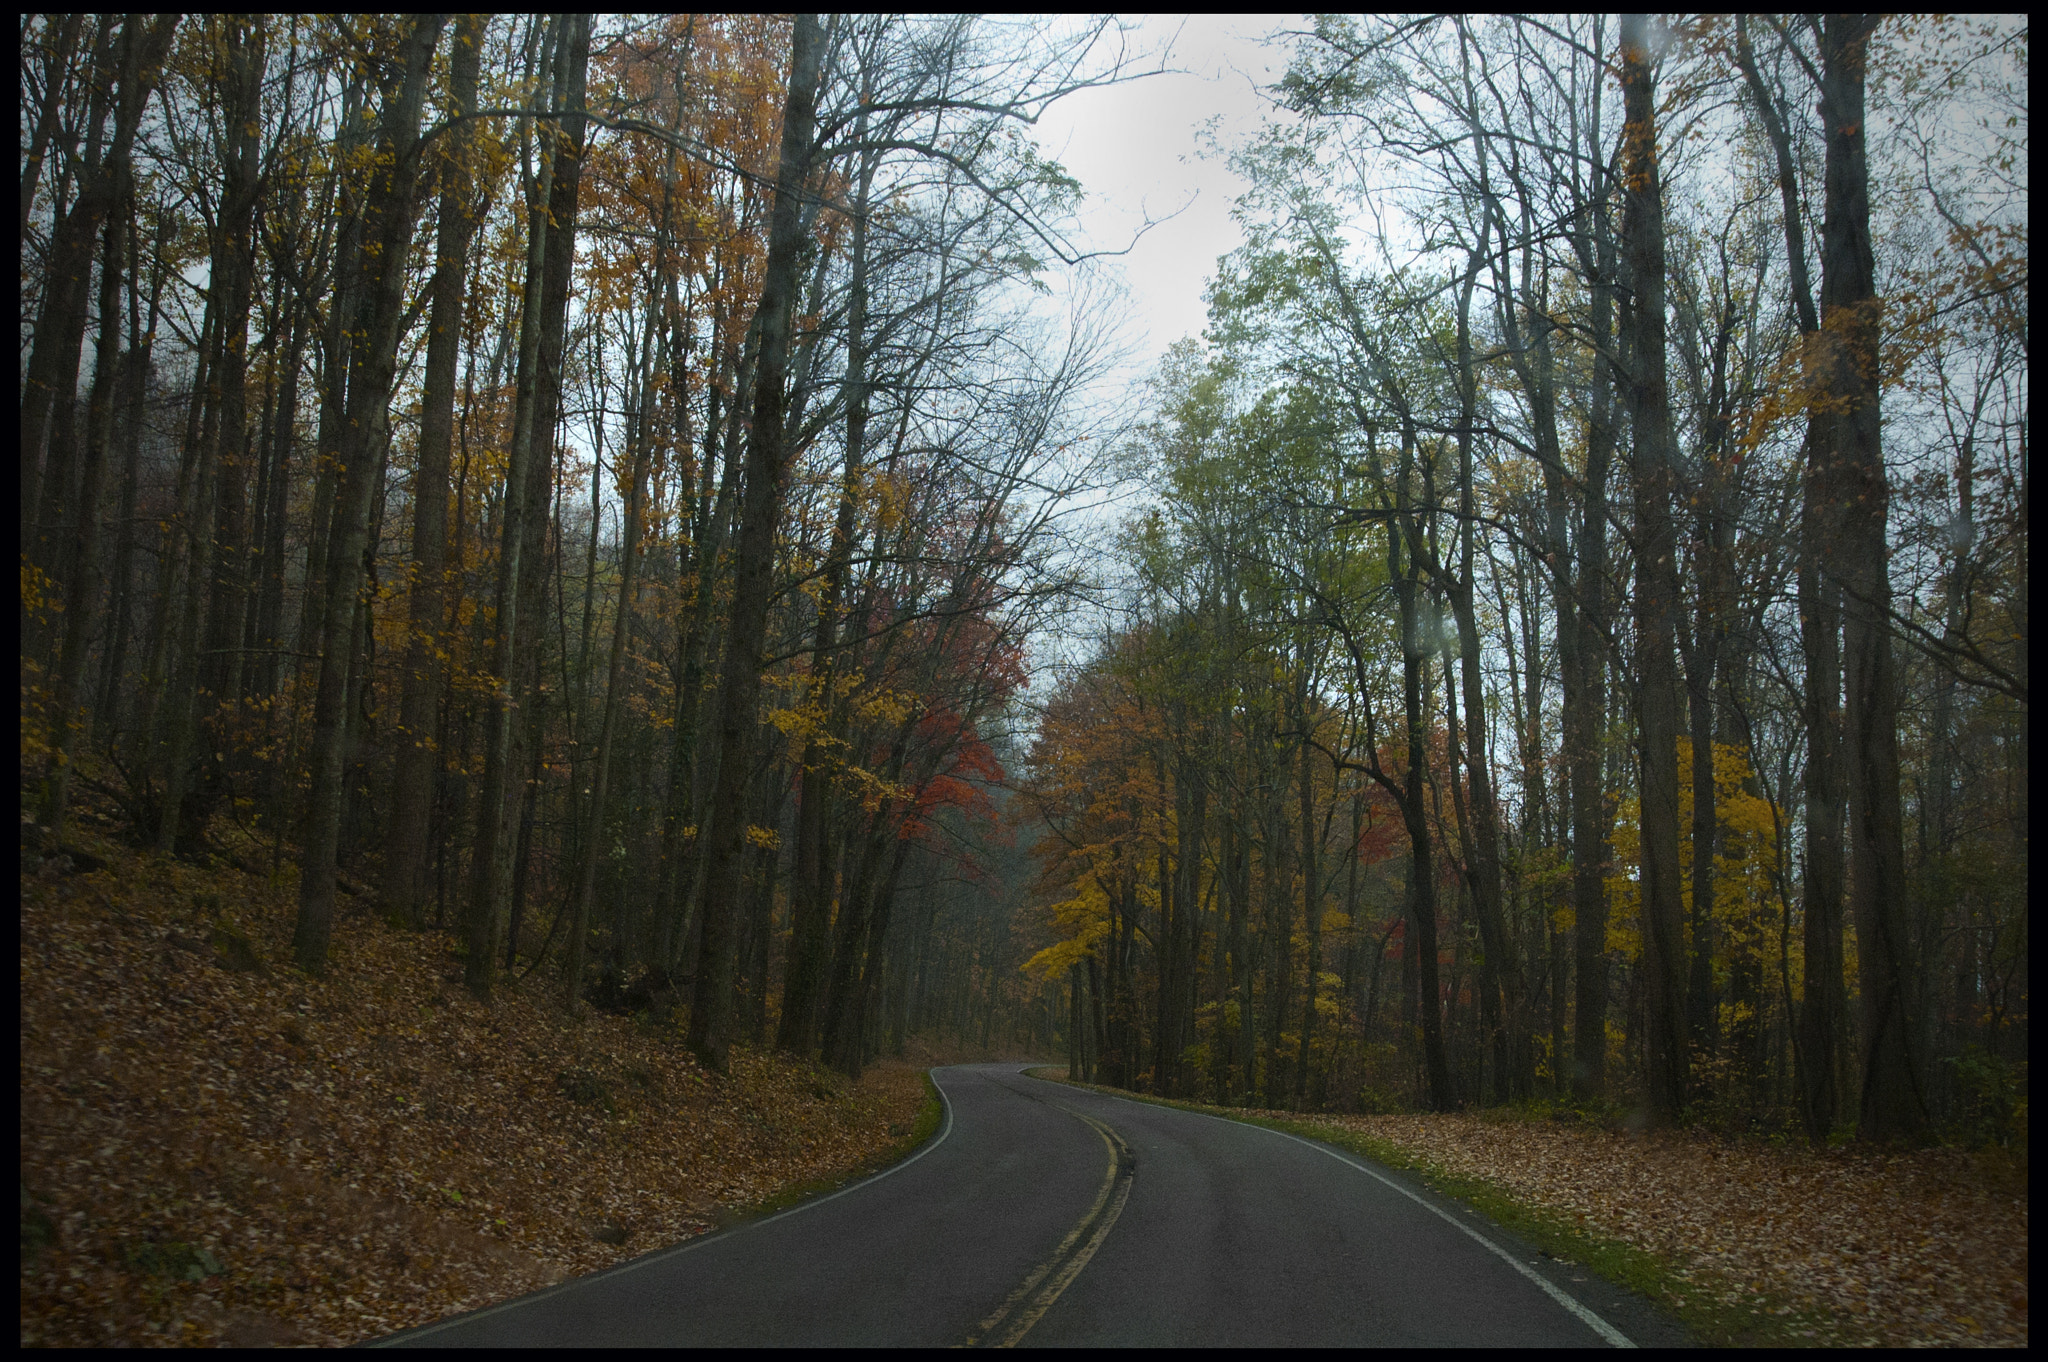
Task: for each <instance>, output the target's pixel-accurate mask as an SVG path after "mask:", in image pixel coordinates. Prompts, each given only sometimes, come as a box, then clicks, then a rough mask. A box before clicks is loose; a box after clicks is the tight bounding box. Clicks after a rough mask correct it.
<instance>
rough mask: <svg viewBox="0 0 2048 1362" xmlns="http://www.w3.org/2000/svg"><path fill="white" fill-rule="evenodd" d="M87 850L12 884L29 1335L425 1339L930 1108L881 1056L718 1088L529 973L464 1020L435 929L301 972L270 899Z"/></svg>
mask: <svg viewBox="0 0 2048 1362" xmlns="http://www.w3.org/2000/svg"><path fill="white" fill-rule="evenodd" d="M94 848H95V850H96V851H99V852H101V854H102V855H103V857H104V859H105V860H106V861H107V868H106V869H104V870H101V871H98V872H95V873H91V874H83V875H71V876H68V877H29V876H23V878H22V915H21V956H20V961H21V964H20V975H21V1050H20V1060H21V1180H22V1234H23V1252H22V1275H21V1341H22V1343H23V1344H69V1345H94V1344H108V1343H127V1344H147V1343H157V1344H209V1343H227V1344H244V1345H265V1344H281V1343H295V1342H296V1343H316V1344H335V1343H347V1342H353V1341H356V1340H359V1339H363V1338H369V1337H374V1336H377V1335H380V1334H384V1333H388V1332H390V1331H393V1330H396V1329H401V1328H406V1327H409V1326H413V1325H417V1324H423V1323H426V1322H428V1321H431V1320H434V1319H438V1318H441V1317H442V1316H445V1315H447V1314H450V1313H453V1312H457V1311H461V1310H466V1309H473V1308H476V1307H479V1306H482V1305H486V1304H489V1303H491V1302H493V1301H497V1300H501V1299H504V1298H505V1297H508V1296H511V1295H515V1294H518V1293H520V1292H524V1291H528V1290H532V1289H535V1288H538V1287H541V1286H545V1285H548V1284H550V1283H552V1282H555V1281H560V1280H562V1279H563V1278H565V1277H568V1276H572V1275H576V1274H579V1273H585V1272H590V1271H593V1270H596V1269H598V1268H603V1267H607V1266H610V1265H611V1264H613V1263H617V1262H620V1261H622V1260H624V1259H626V1258H629V1257H632V1256H635V1255H637V1254H639V1253H642V1252H645V1251H647V1250H649V1249H653V1248H658V1247H661V1246H663V1245H665V1244H669V1243H673V1242H676V1241H677V1240H681V1239H686V1238H688V1237H690V1236H692V1235H695V1234H700V1233H702V1232H703V1231H705V1230H706V1229H709V1228H710V1227H711V1226H712V1225H713V1224H714V1223H715V1222H716V1221H717V1220H718V1219H720V1218H721V1217H722V1216H724V1215H727V1214H730V1213H731V1211H732V1210H733V1208H738V1207H745V1206H747V1205H750V1204H754V1203H757V1202H759V1201H761V1200H763V1199H765V1198H767V1197H769V1196H772V1195H774V1194H775V1193H777V1192H778V1191H780V1190H782V1189H784V1188H786V1187H789V1186H790V1185H792V1184H796V1183H803V1182H811V1181H821V1180H830V1179H835V1178H839V1177H843V1176H846V1175H847V1174H849V1173H852V1172H854V1171H856V1170H858V1169H859V1168H861V1167H862V1166H864V1165H866V1164H868V1163H870V1162H872V1161H873V1160H874V1159H876V1158H877V1157H878V1156H881V1155H883V1154H884V1153H886V1151H887V1150H889V1149H890V1148H891V1147H892V1146H894V1145H896V1144H898V1143H899V1142H900V1140H901V1138H902V1136H903V1135H904V1134H906V1133H907V1132H908V1131H909V1129H910V1127H911V1125H912V1123H913V1122H914V1121H915V1119H916V1115H917V1112H918V1109H919V1107H920V1105H921V1103H922V1101H923V1098H924V1089H923V1084H922V1082H921V1080H920V1078H919V1075H918V1073H917V1071H916V1070H914V1069H911V1068H909V1067H908V1066H904V1065H900V1064H899V1065H893V1066H880V1067H877V1068H876V1069H873V1070H871V1071H870V1073H869V1075H868V1076H867V1077H865V1078H864V1079H863V1080H862V1082H861V1083H860V1085H859V1086H858V1087H857V1088H856V1087H855V1086H854V1085H852V1084H849V1083H847V1082H846V1080H844V1079H843V1078H839V1077H837V1076H836V1075H830V1074H828V1073H826V1072H825V1071H823V1070H821V1069H819V1068H817V1067H816V1066H813V1065H799V1064H795V1063H792V1062H790V1061H788V1060H786V1059H784V1058H780V1057H776V1056H769V1055H758V1054H754V1053H751V1052H748V1051H745V1050H739V1051H736V1052H735V1054H734V1057H733V1063H732V1072H731V1073H730V1074H729V1075H728V1076H725V1077H719V1076H716V1075H712V1074H709V1073H707V1072H705V1071H704V1070H703V1069H701V1068H700V1067H698V1066H697V1065H696V1064H695V1063H694V1062H693V1061H692V1060H691V1059H690V1058H689V1057H688V1055H687V1053H686V1052H685V1051H684V1050H683V1049H682V1047H681V1045H680V1044H679V1037H677V1036H676V1035H675V1034H674V1033H673V1032H672V1031H671V1032H655V1031H650V1030H649V1029H647V1028H645V1027H644V1026H642V1025H639V1024H636V1023H635V1022H634V1021H631V1020H628V1019H625V1018H618V1017H609V1016H586V1017H584V1018H583V1019H581V1020H578V1021H571V1020H570V1019H568V1018H567V1017H566V1016H565V1015H564V1014H563V1012H562V1011H561V1008H560V1005H559V1000H558V998H557V997H555V996H554V995H553V987H554V986H552V985H550V986H547V987H543V981H542V979H541V977H540V976H538V975H536V976H535V977H534V978H533V979H531V980H529V981H527V984H526V985H525V986H523V987H521V988H517V989H510V990H507V991H506V993H505V994H504V995H503V996H501V997H499V998H498V999H495V1000H493V1001H492V1002H491V1003H489V1004H484V1003H479V1002H477V1001H476V1000H475V999H473V998H472V997H470V996H469V995H468V994H467V993H466V992H464V991H463V990H462V988H461V962H460V960H459V959H458V958H456V957H455V956H454V955H453V954H452V953H451V952H449V950H448V949H447V945H446V938H445V937H441V936H438V935H425V934H415V933H409V932H398V931H393V930H391V929H389V928H387V927H385V926H383V925H382V924H381V923H377V922H375V921H373V920H370V919H369V918H368V916H367V914H363V913H358V914H357V915H355V916H353V917H345V918H344V920H343V921H341V922H340V923H338V924H337V928H336V932H335V937H334V944H333V954H332V964H331V966H330V969H329V971H328V974H327V977H326V978H325V979H320V980H315V979H311V978H308V977H307V976H305V975H303V974H300V973H298V972H297V971H296V970H294V969H292V968H290V966H289V965H288V964H287V963H285V962H288V961H289V959H290V954H289V935H290V928H291V921H292V904H293V901H294V894H293V892H292V888H291V886H290V885H286V886H282V887H278V888H269V887H265V886H263V885H262V883H261V882H260V881H258V880H255V879H251V878H248V877H244V876H241V875H238V874H235V873H233V872H218V871H209V870H202V869H199V868H196V867H193V866H190V865H186V864H183V863H174V862H163V861H157V860H150V859H145V858H142V857H138V856H135V855H133V854H131V853H128V852H126V851H124V850H122V849H120V848H117V847H113V846H111V845H106V846H102V845H101V844H99V843H95V844H94ZM344 903H345V904H346V903H347V901H346V900H345V901H344Z"/></svg>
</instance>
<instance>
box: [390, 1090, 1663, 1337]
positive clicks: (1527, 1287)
mask: <svg viewBox="0 0 2048 1362" xmlns="http://www.w3.org/2000/svg"><path fill="white" fill-rule="evenodd" d="M1025 1067H1026V1066H1024V1065H1019V1064H978V1065H966V1066H960V1067H956V1068H949V1069H936V1070H934V1071H933V1072H932V1078H933V1079H934V1081H935V1082H936V1083H937V1084H938V1086H939V1089H940V1091H941V1092H942V1093H943V1094H944V1095H945V1099H946V1107H947V1111H946V1119H945V1122H944V1123H943V1124H942V1125H941V1126H940V1130H939V1134H938V1135H937V1136H936V1137H935V1138H934V1139H933V1140H931V1141H929V1142H927V1143H926V1144H925V1145H924V1146H923V1148H922V1149H921V1150H920V1151H919V1152H918V1153H916V1154H914V1155H912V1156H911V1157H910V1158H909V1159H907V1160H905V1161H904V1162H903V1163H900V1164H897V1165H896V1166H895V1167H894V1168H892V1169H890V1170H889V1171H887V1172H885V1173H882V1174H879V1175H877V1176H876V1177H873V1178H869V1179H868V1180H866V1181H864V1182H860V1183H857V1184H855V1185H853V1186H852V1187H849V1188H846V1189H844V1190H842V1191H840V1192H836V1193H834V1194H832V1195H831V1196H827V1197H822V1198H819V1199H817V1200H814V1201H810V1202H806V1203H804V1204H802V1205H799V1206H797V1207H794V1208H792V1209H790V1210H787V1211H784V1212H782V1213H780V1214H778V1215H774V1216H770V1217H768V1218H766V1219H764V1220H760V1221H756V1222H754V1223H751V1224H746V1225H741V1226H737V1227H735V1228H733V1229H729V1230H726V1231H723V1232H721V1233H718V1234H712V1235H706V1236H704V1237H703V1238H700V1239H693V1240H691V1241H690V1242H688V1243H686V1244H682V1245H679V1246H677V1247H675V1248H670V1249H663V1250H658V1251H656V1252H653V1253H649V1254H646V1255H644V1256H642V1257H640V1258H636V1259H634V1260H633V1261H631V1262H629V1263H625V1264H622V1265H621V1266H619V1267H616V1268H612V1269H611V1270H609V1271H606V1272H601V1273H598V1274H595V1275H593V1276H589V1277H582V1278H578V1279H577V1280H575V1281H572V1282H565V1283H563V1284H562V1285H560V1286H557V1287H553V1288H550V1289H549V1290H546V1291H541V1292H537V1293H535V1294H533V1295H530V1296H522V1297H520V1298H519V1299H517V1300H512V1301H507V1302H506V1303H504V1304H502V1305H496V1306H491V1307H489V1308H486V1309H483V1310H478V1311H475V1312H473V1313H471V1314H467V1315H461V1316H457V1317H455V1318H452V1319H448V1320H444V1321H442V1322H440V1323H438V1324H432V1325H428V1326H426V1327H424V1328H421V1329H415V1330H411V1331H409V1332H407V1333H404V1334H398V1335H394V1336H393V1337H392V1338H390V1339H387V1340H384V1342H385V1343H388V1344H394V1345H412V1344H418V1345H424V1346H430V1347H465V1346H467V1347H579V1348H587V1347H632V1346H643V1347H654V1346H662V1347H690V1346H734V1345H738V1346H746V1345H756V1346H778V1347H832V1346H840V1347H857V1346H870V1347H875V1346H892V1347H930V1346H944V1345H950V1344H968V1345H979V1346H995V1347H1001V1346H1025V1347H1061V1346H1067V1347H1075V1346H1102V1345H1126V1346H1174V1345H1178V1346H1238V1347H1290V1346H1301V1347H1307V1346H1332V1345H1335V1346H1352V1347H1357V1346H1393V1347H1401V1346H1409V1347H1413V1346H1418V1345H1444V1346H1452V1347H1458V1346H1463V1347H1589V1346H1591V1347H1598V1346H1603V1345H1607V1346H1629V1345H1630V1344H1643V1345H1664V1346H1669V1345H1672V1344H1682V1343H1684V1342H1685V1338H1684V1335H1683V1334H1682V1332H1681V1331H1680V1330H1679V1328H1678V1326H1677V1325H1676V1324H1674V1323H1672V1322H1671V1321H1670V1320H1668V1319H1667V1318H1666V1317H1664V1316H1663V1315H1661V1314H1660V1313H1659V1312H1657V1311H1656V1310H1655V1309H1654V1308H1653V1307H1652V1306H1650V1305H1649V1304H1648V1303H1647V1302H1645V1301H1643V1300H1642V1299H1640V1298H1638V1297H1633V1296H1630V1295H1629V1294H1627V1293H1625V1292H1623V1291H1622V1290H1621V1289H1620V1288H1617V1287H1614V1286H1612V1285H1610V1284H1608V1283H1606V1282H1604V1281H1601V1280H1600V1279H1599V1278H1596V1277H1593V1276H1592V1275H1591V1274H1590V1273H1588V1272H1586V1271H1585V1269H1584V1268H1580V1267H1574V1266H1570V1265H1566V1264H1562V1263H1559V1262H1557V1261H1554V1260H1551V1259H1548V1258H1545V1257H1544V1256H1543V1255H1542V1254H1540V1253H1538V1252H1536V1251H1535V1250H1534V1249H1532V1248H1530V1247H1529V1246H1527V1245H1526V1244H1523V1243H1521V1242H1520V1241H1518V1240H1516V1239H1515V1238H1514V1237H1513V1236H1511V1235H1509V1234H1507V1233H1506V1232H1505V1231H1503V1230H1501V1229H1500V1228H1499V1227H1497V1226H1495V1225H1493V1224H1492V1223H1491V1222H1489V1221H1486V1220H1484V1219H1482V1218H1481V1217H1479V1216H1477V1215H1476V1214H1474V1213H1473V1212H1471V1211H1469V1210H1467V1209H1465V1208H1464V1207H1462V1206H1460V1205H1458V1204H1457V1203H1455V1202H1452V1201H1448V1200H1446V1199H1444V1198H1441V1197H1438V1196H1436V1195H1435V1194H1433V1193H1431V1192H1429V1191H1427V1190H1425V1189H1423V1188H1422V1187H1421V1186H1420V1185H1419V1184H1417V1183H1415V1182H1414V1181H1412V1180H1411V1179H1408V1178H1406V1177H1405V1176H1403V1175H1401V1174H1396V1173H1392V1172H1389V1171H1387V1170H1386V1169H1383V1168H1380V1167H1379V1166H1377V1165H1374V1164H1371V1163H1368V1162H1367V1161H1365V1160H1363V1159H1359V1158H1357V1157H1355V1156H1353V1155H1351V1154H1348V1153H1344V1152H1342V1151H1339V1150H1336V1149H1334V1148H1332V1147H1330V1146H1328V1145H1323V1144H1317V1143H1313V1142H1311V1141H1307V1140H1299V1139H1296V1138H1294V1137H1292V1136H1289V1135H1284V1134H1281V1133H1278V1132H1275V1131H1270V1130H1265V1129H1261V1128H1259V1127H1255V1126H1247V1125H1242V1124H1239V1123H1237V1122H1234V1121H1226V1120H1221V1119H1218V1118H1215V1117H1208V1116H1202V1115H1198V1114H1196V1113H1193V1112H1184V1111H1176V1110H1173V1109H1170V1108H1166V1107H1157V1106H1152V1105H1149V1104H1146V1103H1140V1102H1129V1101H1124V1100H1121V1099H1118V1098H1114V1097H1108V1096H1104V1095H1101V1094H1097V1093H1092V1092H1086V1091H1082V1090H1080V1089H1076V1088H1070V1087H1066V1086H1064V1085H1062V1084H1057V1083H1048V1082H1043V1081H1040V1080H1038V1079H1033V1078H1028V1077H1026V1076H1024V1074H1023V1072H1022V1070H1023V1069H1024V1068H1025Z"/></svg>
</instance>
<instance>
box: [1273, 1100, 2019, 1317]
mask: <svg viewBox="0 0 2048 1362" xmlns="http://www.w3.org/2000/svg"><path fill="white" fill-rule="evenodd" d="M1272 1114H1274V1115H1285V1113H1278V1112H1276V1113H1272ZM1290 1119H1295V1120H1307V1121H1309V1122H1310V1123H1312V1124H1326V1125H1334V1126H1338V1127H1341V1128H1344V1129H1350V1130H1357V1131H1361V1132H1363V1133H1365V1134H1368V1135H1372V1136H1375V1137H1377V1138H1379V1139H1383V1140H1387V1141H1390V1142H1391V1143H1393V1144H1396V1145H1398V1146H1400V1147H1401V1148H1402V1149H1404V1150H1406V1151H1408V1152H1409V1153H1411V1154H1413V1155H1415V1156H1417V1157H1419V1158H1421V1159H1423V1160H1425V1161H1426V1162H1428V1163H1432V1164H1434V1165H1436V1166H1437V1167H1439V1168H1441V1169H1443V1170H1444V1171H1445V1172H1447V1173H1451V1174H1454V1175H1457V1176H1462V1177H1470V1178H1478V1179H1483V1180H1485V1181H1487V1182H1490V1183H1492V1184H1494V1185H1495V1186H1497V1187H1499V1188H1501V1189H1502V1190H1504V1191H1505V1192H1506V1193H1507V1194H1508V1195H1510V1196H1512V1197H1513V1198H1515V1199H1516V1200H1518V1201H1520V1202H1522V1203H1523V1204H1525V1205H1530V1206H1535V1207H1541V1208H1544V1209H1547V1210H1550V1211H1553V1212H1561V1213H1563V1214H1564V1215H1566V1216H1568V1217H1572V1218H1575V1219H1576V1220H1577V1221H1578V1222H1579V1223H1580V1224H1581V1225H1582V1226H1583V1227H1584V1228H1586V1229H1587V1230H1588V1231H1590V1232H1593V1233H1596V1234H1600V1235H1603V1236H1606V1237H1609V1238H1614V1239H1619V1240H1622V1241H1623V1242H1626V1243H1629V1244H1632V1245H1634V1246H1636V1247H1638V1248H1642V1249H1647V1250H1649V1251H1651V1252H1653V1253H1658V1254H1663V1255H1665V1256H1666V1257H1667V1258H1668V1259H1670V1260H1671V1261H1673V1262H1676V1263H1678V1264H1681V1269H1680V1270H1681V1274H1682V1275H1689V1276H1690V1279H1691V1280H1693V1281H1696V1282H1697V1283H1698V1285H1699V1287H1700V1289H1701V1290H1702V1291H1703V1292H1705V1291H1711V1292H1714V1293H1716V1294H1717V1295H1718V1296H1719V1298H1720V1299H1721V1300H1722V1301H1723V1302H1725V1303H1729V1304H1734V1303H1738V1302H1748V1301H1753V1300H1756V1299H1758V1298H1775V1299H1779V1300H1782V1301H1785V1302H1788V1305H1787V1306H1780V1307H1778V1308H1780V1309H1785V1308H1790V1309H1796V1310H1800V1311H1802V1312H1812V1313H1814V1314H1815V1315H1828V1316H1833V1317H1834V1318H1835V1319H1837V1320H1838V1321H1840V1322H1841V1323H1842V1325H1843V1326H1844V1336H1843V1337H1841V1338H1837V1339H1819V1338H1817V1339H1816V1340H1815V1341H1816V1342H1876V1343H1884V1344H1891V1345H1908V1344H1921V1345H1928V1344H1947V1345H1955V1344H2002V1345H2017V1346H2021V1347H2024V1346H2025V1345H2026V1343H2027V1303H2026V1302H2027V1196H2026V1190H2025V1188H2024V1187H2023V1186H2020V1187H2013V1186H2010V1185H2007V1184H2006V1183H2004V1182H2003V1181H2002V1180H2000V1179H1997V1178H1990V1177H1986V1176H1984V1175H1983V1174H1982V1173H1981V1171H1980V1170H1979V1169H1977V1168H1976V1167H1975V1166H1974V1165H1973V1164H1972V1162H1971V1160H1970V1157H1969V1155H1967V1154H1966V1153H1963V1152H1962V1151H1958V1150H1954V1149H1933V1150H1924V1151H1920V1152H1916V1153H1910V1154H1875V1153H1867V1152H1863V1151H1848V1150H1835V1151H1828V1152H1825V1153H1818V1152H1814V1151H1810V1150H1806V1149H1803V1148H1801V1149H1782V1148H1774V1147H1771V1146H1768V1145H1763V1144H1758V1143H1752V1142H1743V1141H1734V1140H1728V1139H1723V1138H1719V1137H1715V1136H1711V1135H1707V1134H1703V1133H1697V1132H1653V1133H1649V1134H1641V1135H1636V1134H1623V1133H1616V1132H1611V1131H1605V1130H1599V1129H1591V1128H1587V1127H1583V1126H1566V1125H1561V1124H1556V1123H1551V1122H1537V1121H1503V1120H1498V1119H1493V1118H1489V1117H1488V1116H1486V1115H1483V1114H1482V1115H1469V1114H1459V1115H1429V1116H1340V1117H1330V1116H1318V1117H1293V1118H1290Z"/></svg>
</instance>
